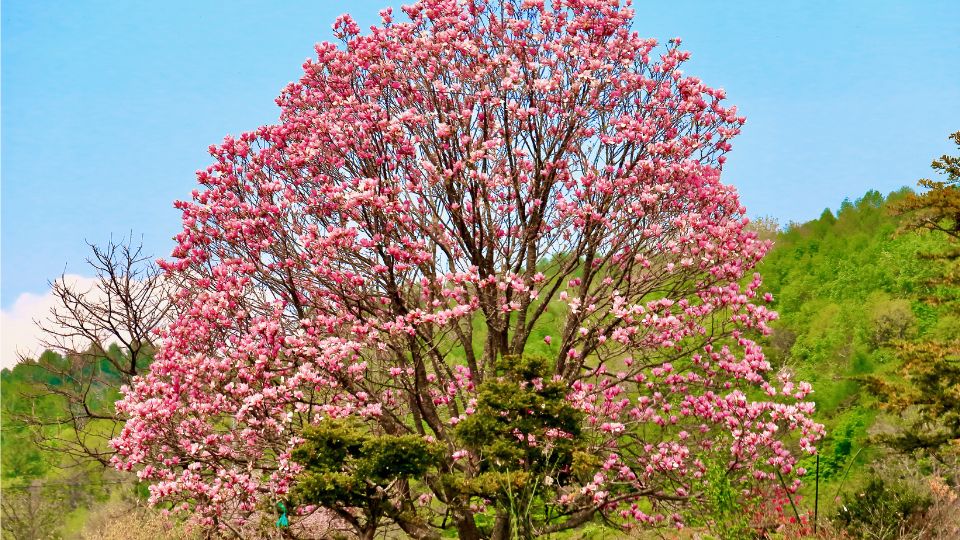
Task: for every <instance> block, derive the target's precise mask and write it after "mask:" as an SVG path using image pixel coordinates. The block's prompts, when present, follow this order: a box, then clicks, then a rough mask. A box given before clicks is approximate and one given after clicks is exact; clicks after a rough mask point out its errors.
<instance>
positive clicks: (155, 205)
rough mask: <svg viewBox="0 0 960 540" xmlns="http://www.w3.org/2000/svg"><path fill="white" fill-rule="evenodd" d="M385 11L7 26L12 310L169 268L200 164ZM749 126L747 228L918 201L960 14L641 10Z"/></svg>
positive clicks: (654, 6)
mask: <svg viewBox="0 0 960 540" xmlns="http://www.w3.org/2000/svg"><path fill="white" fill-rule="evenodd" d="M400 4H401V2H390V1H389V0H372V1H367V0H354V1H351V2H337V1H313V2H273V3H267V2H249V1H231V2H226V1H222V2H213V1H209V2H197V1H193V2H186V1H170V0H168V1H164V2H129V1H97V2H94V1H78V2H57V3H54V2H41V1H35V0H7V1H5V2H4V4H3V12H2V26H3V27H2V81H3V88H2V299H0V304H2V306H3V307H4V308H8V307H9V306H11V305H12V303H13V302H14V301H15V300H16V299H17V298H18V297H19V296H20V295H21V294H23V293H28V292H29V293H42V292H43V291H45V290H46V289H47V285H46V283H47V280H49V279H52V278H55V277H57V276H58V275H60V273H61V272H63V271H66V272H68V273H75V274H85V273H86V268H85V266H84V262H83V261H84V258H85V257H86V255H87V250H86V246H85V245H84V240H90V241H94V242H102V241H104V240H106V239H108V238H109V237H110V235H111V234H114V235H125V234H128V233H130V232H131V231H132V232H133V233H134V234H136V235H142V236H143V239H144V243H145V244H146V246H147V248H148V249H149V250H150V251H152V252H153V253H155V254H157V255H165V254H166V253H167V252H168V251H169V249H170V247H171V246H172V242H171V241H170V237H171V236H172V235H173V234H174V233H175V232H176V231H177V228H178V224H179V217H178V215H177V213H176V212H175V211H174V210H173V209H172V202H173V200H174V199H177V198H185V197H188V196H189V193H190V191H191V189H193V187H194V184H195V180H194V176H193V173H194V171H196V170H197V169H199V168H202V167H204V166H206V165H207V163H208V161H209V160H208V157H207V155H206V148H207V147H208V146H209V145H210V144H212V143H216V142H218V141H219V140H220V139H221V138H222V137H223V136H224V135H225V134H228V133H238V132H240V131H244V130H248V129H252V128H255V127H256V126H258V125H260V124H263V123H269V122H271V121H273V120H275V118H276V116H277V108H276V106H275V104H274V102H273V99H274V98H275V96H276V95H277V93H278V92H279V90H280V89H281V88H282V87H283V86H284V85H285V84H286V83H287V82H288V81H291V80H294V79H296V78H297V77H298V76H299V72H300V65H301V64H302V62H303V60H304V59H305V58H307V57H308V56H310V55H311V54H312V52H313V49H312V47H313V44H314V43H315V42H318V41H322V40H325V39H328V38H329V37H330V24H331V23H332V22H333V20H334V18H335V17H336V16H337V15H338V14H340V13H343V12H350V13H352V14H353V15H354V16H355V17H356V18H357V19H358V20H359V21H360V22H361V23H362V25H363V26H367V25H369V24H370V23H372V22H373V21H374V20H376V13H377V11H378V10H379V9H380V8H381V7H384V6H385V5H394V6H399V5H400ZM636 7H637V12H638V17H637V22H636V26H637V29H638V30H639V31H640V32H641V34H644V35H646V36H650V37H656V38H659V39H661V40H662V41H663V40H666V39H668V38H670V37H674V36H681V37H683V38H684V44H685V48H686V49H688V50H690V51H692V52H693V60H692V61H691V62H690V63H689V64H688V66H687V68H686V71H687V72H688V73H691V74H695V75H698V76H700V77H702V78H703V79H704V80H705V81H706V82H707V83H708V84H710V85H711V86H720V87H724V88H725V89H726V90H727V92H728V96H729V98H730V102H731V103H735V104H737V105H738V106H739V107H740V110H741V111H742V112H743V113H744V114H745V115H746V116H747V118H748V121H747V124H746V126H745V128H744V132H743V134H742V135H741V136H740V137H739V138H738V139H737V141H736V142H735V146H734V151H733V153H732V154H731V155H730V161H729V164H728V167H727V169H726V171H725V175H726V176H725V179H726V181H727V182H730V183H733V184H734V185H736V186H737V187H738V188H739V189H740V192H741V194H742V197H743V200H744V202H745V203H746V205H747V207H748V210H749V213H750V214H751V215H754V216H757V215H772V216H775V217H777V218H779V219H780V220H781V222H787V221H790V220H807V219H810V218H814V217H816V216H817V215H819V214H820V212H821V211H822V210H823V209H824V208H826V207H832V208H836V207H837V206H838V205H839V203H840V202H841V201H842V200H843V199H844V198H846V197H850V198H856V197H858V196H860V195H862V194H863V193H864V192H865V191H866V190H867V189H870V188H875V189H879V190H881V191H883V192H888V191H891V190H893V189H896V188H898V187H900V186H903V185H912V184H913V183H914V182H915V181H916V179H917V178H919V177H921V176H924V175H926V174H927V173H928V172H929V164H930V161H931V160H932V159H933V158H934V157H936V156H939V155H940V154H943V153H944V152H948V151H950V150H951V148H950V146H949V144H948V142H947V140H946V137H947V135H948V134H949V133H951V132H953V131H956V130H958V129H960V2H957V1H956V0H943V1H934V0H931V1H926V2H923V1H915V2H907V1H903V2H890V1H881V0H871V1H844V2H836V1H830V2H826V1H824V2H821V1H805V2H799V1H796V2H770V1H769V0H764V1H749V2H726V3H722V4H721V3H718V2H706V1H703V2H692V1H672V2H647V1H638V2H636Z"/></svg>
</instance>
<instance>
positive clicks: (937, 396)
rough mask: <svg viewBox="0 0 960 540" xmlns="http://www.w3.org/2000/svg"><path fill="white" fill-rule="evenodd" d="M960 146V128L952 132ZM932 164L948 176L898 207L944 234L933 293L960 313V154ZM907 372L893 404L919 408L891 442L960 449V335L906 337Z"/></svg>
mask: <svg viewBox="0 0 960 540" xmlns="http://www.w3.org/2000/svg"><path fill="white" fill-rule="evenodd" d="M950 139H951V140H953V141H954V142H955V143H956V144H957V146H958V148H960V131H958V132H956V133H954V134H952V135H951V136H950ZM932 167H933V169H934V170H935V171H936V172H937V173H939V174H941V175H943V176H944V177H945V179H943V180H931V179H922V180H920V182H919V185H920V187H922V188H924V189H926V191H923V192H921V193H917V194H911V195H909V196H907V197H906V198H905V199H904V201H903V202H901V203H900V204H899V206H898V207H897V208H896V211H897V213H898V214H900V215H901V216H902V217H903V219H904V222H903V227H904V228H905V229H907V230H910V229H913V230H917V229H919V230H926V231H930V232H931V234H941V235H944V236H945V237H946V238H947V239H948V241H949V245H948V248H947V249H945V250H942V251H938V252H935V253H927V254H925V255H924V257H925V258H926V259H927V260H929V261H930V262H931V264H936V265H937V266H938V269H939V271H938V272H937V276H938V277H937V279H936V280H935V281H934V282H933V283H932V285H934V289H935V293H934V295H933V296H932V297H931V298H930V299H929V300H930V301H932V302H936V303H941V304H945V305H946V306H947V308H948V309H949V310H950V311H952V312H953V313H957V314H960V303H958V299H960V156H949V155H943V156H941V157H940V159H937V160H934V162H933V165H932ZM900 353H901V356H902V358H903V373H904V374H905V376H906V378H907V381H908V383H909V384H908V385H907V387H905V388H896V389H893V390H894V391H893V392H889V395H890V396H891V397H892V404H893V405H894V406H896V407H900V408H904V409H916V411H917V412H918V415H917V418H916V420H915V421H914V422H913V423H912V425H911V426H910V427H909V428H908V429H906V430H904V431H903V432H901V433H900V434H898V435H896V436H894V437H892V438H891V439H890V442H892V444H893V445H894V446H895V447H897V448H899V449H901V450H905V451H915V450H925V451H930V452H932V453H933V455H934V456H937V457H940V458H943V457H944V455H943V453H944V452H947V453H951V454H953V455H956V454H957V451H958V448H960V447H958V445H960V336H956V335H954V336H952V337H951V338H947V339H938V340H928V341H924V342H920V343H904V344H903V345H902V346H901V347H900Z"/></svg>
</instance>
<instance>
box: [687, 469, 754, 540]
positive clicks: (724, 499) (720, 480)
mask: <svg viewBox="0 0 960 540" xmlns="http://www.w3.org/2000/svg"><path fill="white" fill-rule="evenodd" d="M702 480H703V482H702V485H701V489H702V490H703V496H702V497H701V500H702V502H701V503H700V506H701V508H700V512H701V514H702V515H703V517H702V518H701V520H699V521H701V523H702V524H703V526H705V527H706V528H707V529H708V530H710V531H711V532H712V533H713V534H715V535H717V536H718V537H719V538H724V539H725V540H748V539H753V538H755V537H756V531H754V530H753V529H752V527H751V525H750V519H749V515H748V513H747V512H746V508H745V505H744V500H743V496H742V495H743V494H742V493H740V490H738V489H737V487H736V486H735V485H734V484H733V482H731V481H730V477H729V468H728V467H726V466H724V465H723V464H721V463H717V462H714V463H710V464H708V466H707V472H706V474H705V475H704V476H703V479H702Z"/></svg>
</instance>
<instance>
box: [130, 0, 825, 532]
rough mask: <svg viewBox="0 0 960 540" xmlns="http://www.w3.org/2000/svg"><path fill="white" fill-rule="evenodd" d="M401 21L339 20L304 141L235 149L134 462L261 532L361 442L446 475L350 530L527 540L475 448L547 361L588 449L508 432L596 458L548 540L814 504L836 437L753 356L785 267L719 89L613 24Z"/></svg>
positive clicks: (556, 493)
mask: <svg viewBox="0 0 960 540" xmlns="http://www.w3.org/2000/svg"><path fill="white" fill-rule="evenodd" d="M403 11H404V13H405V15H406V20H405V21H403V22H401V21H394V20H393V16H392V14H391V11H390V10H384V11H382V12H381V16H382V24H381V25H380V26H377V27H373V28H371V29H370V30H369V32H368V33H366V34H363V33H361V31H360V28H359V27H358V25H357V24H356V23H355V22H354V21H353V20H352V19H351V18H350V17H349V16H342V17H340V18H339V19H338V20H337V22H336V23H335V24H334V30H335V33H336V35H337V36H338V38H340V39H341V41H342V43H341V44H340V45H335V44H331V43H322V44H320V45H318V46H317V47H316V51H317V58H316V59H315V60H312V61H308V62H307V63H306V64H304V75H303V77H302V78H301V79H300V81H299V82H296V83H292V84H290V85H289V86H288V87H287V88H286V89H285V90H284V91H283V93H282V95H281V96H280V98H279V99H278V103H279V105H280V106H281V109H282V112H281V116H280V121H279V123H278V124H277V125H272V126H265V127H262V128H260V129H258V130H256V131H255V132H251V133H245V134H243V135H241V136H240V137H239V138H229V137H228V138H227V139H225V141H224V142H223V143H222V144H221V145H219V146H215V147H212V148H211V154H212V155H213V157H214V159H215V163H214V165H213V166H211V167H210V168H209V169H207V170H206V171H203V172H200V173H198V176H199V181H200V184H201V185H202V189H201V190H197V191H194V193H193V201H192V202H179V203H177V207H178V208H179V209H181V210H182V212H183V232H181V233H180V234H179V235H178V236H177V241H178V245H177V247H176V249H175V250H174V253H173V257H172V259H171V260H168V261H166V262H164V263H163V266H164V268H165V269H166V271H167V272H169V273H170V274H172V275H175V276H177V277H178V278H179V279H185V280H186V282H187V283H188V286H185V287H184V288H183V289H182V290H181V291H180V292H179V294H177V295H176V305H177V312H178V315H177V318H176V320H175V322H173V323H172V324H170V325H169V326H167V327H166V328H164V329H162V331H161V334H162V342H163V344H162V349H161V351H160V353H159V356H158V358H157V360H156V361H155V363H154V364H153V365H152V366H151V371H150V373H149V374H147V375H144V376H142V377H140V378H138V379H137V380H135V382H134V383H133V384H132V385H130V387H129V388H127V389H126V390H125V394H124V398H123V399H122V401H120V402H119V403H118V405H117V406H118V408H119V409H120V410H121V411H122V412H123V413H125V414H127V415H129V418H130V419H129V421H128V422H127V423H126V426H125V428H124V430H123V433H122V435H121V436H119V437H118V438H117V439H115V440H114V442H113V444H114V445H115V448H116V450H117V453H118V456H117V458H116V465H117V466H118V467H120V468H123V469H135V470H139V474H140V477H141V478H142V479H143V480H145V481H149V482H151V484H152V485H151V488H150V489H151V493H152V499H153V500H154V501H172V502H174V503H178V504H180V505H181V506H182V508H184V509H188V508H189V509H192V510H193V511H195V512H196V513H197V515H198V516H200V518H201V519H202V520H204V521H205V522H206V523H208V524H210V525H211V526H216V527H219V528H220V529H221V530H229V529H231V528H233V529H234V530H236V527H237V526H238V525H239V524H242V523H243V522H244V520H245V519H249V517H250V516H251V515H253V514H255V513H257V512H262V511H263V510H264V509H268V510H269V508H270V507H272V505H273V504H275V503H276V502H277V501H281V500H288V501H289V500H290V499H289V497H290V496H291V490H294V491H295V489H296V485H297V478H298V474H299V473H300V472H301V471H302V467H303V465H302V464H300V463H298V462H296V461H295V460H293V459H291V454H292V452H293V451H294V449H295V448H297V447H298V445H300V444H301V443H303V441H304V439H303V437H302V435H303V433H304V432H303V430H304V428H305V427H306V426H309V425H319V426H322V425H324V423H325V422H338V424H337V426H338V427H336V429H341V427H342V425H345V424H339V422H344V421H347V420H349V421H350V424H349V425H350V426H360V428H359V429H362V430H364V432H365V434H364V435H363V437H365V439H364V440H367V439H368V438H370V437H376V436H384V437H400V438H403V440H411V439H409V437H408V436H410V435H413V436H415V438H419V439H420V440H422V441H423V442H424V443H425V444H428V445H431V448H434V449H439V450H435V458H434V464H433V468H431V469H430V471H429V472H424V473H423V474H421V475H420V476H418V477H415V478H411V477H397V478H395V479H393V481H391V482H389V483H386V482H385V483H384V485H374V484H375V483H372V484H370V485H368V486H367V487H371V488H373V487H376V490H377V493H378V496H379V497H380V499H379V500H380V503H378V504H380V506H378V508H380V510H379V511H378V514H377V515H376V516H372V517H371V515H367V516H366V517H365V518H364V517H363V516H361V513H360V512H359V511H357V512H355V513H351V512H352V510H351V509H350V507H349V505H347V506H344V505H338V506H337V507H336V508H335V510H336V512H337V515H338V516H339V517H340V518H341V519H342V520H343V521H344V522H346V523H348V524H352V525H354V526H355V528H356V529H357V531H360V532H362V531H364V530H368V529H369V527H368V528H367V529H364V528H363V527H367V526H368V525H370V524H369V523H365V522H363V521H364V520H370V519H374V520H380V521H378V522H377V523H380V524H393V525H395V526H399V527H401V528H402V529H403V530H404V531H406V532H407V533H408V534H409V535H411V536H414V537H418V538H431V537H436V536H437V535H438V530H439V528H441V527H448V528H449V527H455V528H456V530H457V531H458V534H459V535H460V536H461V537H462V538H480V537H485V536H490V535H492V536H504V535H505V534H510V531H511V530H512V531H514V532H515V531H517V530H518V529H517V527H518V526H519V525H518V524H517V521H518V520H520V519H522V518H519V517H517V515H516V513H515V512H512V511H511V510H510V509H509V508H506V507H504V506H498V505H497V504H495V502H494V501H493V499H492V498H491V497H490V496H486V495H483V491H482V490H479V489H475V488H473V487H471V486H474V484H472V483H471V482H470V480H471V479H473V478H476V477H477V475H479V474H481V471H491V470H492V471H496V470H497V468H498V467H501V468H502V470H508V469H511V467H512V466H514V465H517V464H516V463H514V464H512V465H511V464H509V463H491V462H490V461H489V459H490V457H489V456H487V455H484V452H483V451H482V448H484V447H483V446H482V445H480V446H478V445H473V446H469V445H467V444H465V443H464V442H463V439H462V438H461V437H459V436H458V431H457V429H456V425H457V424H458V423H460V422H464V421H465V420H468V419H470V418H471V416H472V415H474V414H475V413H476V411H477V410H478V407H479V406H478V398H479V396H480V395H481V393H482V392H481V390H480V389H482V388H483V387H484V385H485V384H488V383H490V384H492V383H496V382H497V381H500V384H506V383H505V382H504V377H503V374H504V372H503V371H502V370H499V369H498V365H499V362H500V361H501V360H503V359H505V358H517V357H523V355H525V354H526V355H528V356H529V355H530V354H531V352H533V351H536V352H538V353H539V354H540V355H541V356H542V355H543V354H547V355H548V361H546V362H540V365H541V367H542V368H543V369H544V370H545V371H544V372H543V373H542V374H541V375H542V376H540V375H536V374H534V375H532V376H530V377H528V378H527V380H524V379H523V378H522V377H521V378H520V379H517V380H519V383H518V384H519V386H518V387H517V388H519V389H524V388H525V389H527V390H531V389H537V388H543V385H547V386H549V387H550V388H555V387H557V385H560V387H561V388H565V389H566V390H565V397H564V399H565V400H566V403H567V404H568V405H569V407H571V408H573V409H574V410H575V411H576V413H577V415H579V416H577V415H572V416H571V415H567V416H565V417H564V418H566V419H567V420H569V418H578V419H579V420H578V422H579V424H578V428H577V429H576V430H570V431H565V430H563V429H558V428H550V429H541V430H539V431H538V430H536V429H534V428H530V427H528V428H524V429H523V430H521V429H520V428H516V429H513V430H512V435H513V436H515V437H516V438H517V441H518V442H522V443H523V444H525V445H527V446H528V447H532V448H537V447H542V448H543V449H544V454H545V455H546V454H547V453H548V452H549V449H550V448H552V447H554V446H556V445H559V444H560V441H561V440H567V439H569V438H570V437H572V436H573V435H574V434H573V433H571V431H575V432H576V438H577V444H576V446H577V447H578V448H579V450H578V452H579V454H578V455H580V456H581V458H583V459H580V460H579V462H578V466H577V467H573V465H570V464H563V465H562V467H563V470H555V471H554V470H551V469H550V467H543V466H536V467H533V466H532V464H530V465H531V467H530V469H529V474H527V476H525V477H524V478H526V479H527V481H528V482H534V480H536V482H534V483H535V485H537V486H540V489H539V491H537V492H536V494H535V496H534V497H532V498H528V500H534V499H535V500H536V501H537V503H536V504H538V505H540V504H542V505H543V509H544V510H543V511H541V512H540V513H539V514H538V515H539V516H540V518H538V519H539V521H536V520H533V521H535V522H536V523H542V527H541V526H539V525H538V527H539V528H530V527H529V526H527V525H524V526H523V528H524V531H525V532H524V535H535V534H540V533H544V532H550V531H556V530H559V529H563V528H571V527H575V526H577V525H580V524H582V523H584V522H586V521H588V520H590V519H593V518H594V517H596V516H597V514H603V515H604V516H605V517H606V518H607V519H608V520H609V523H612V524H614V525H616V526H620V527H625V528H629V527H631V526H636V525H637V524H641V525H656V524H673V523H675V522H676V523H679V521H680V519H681V514H682V512H681V510H682V508H683V506H684V505H686V504H689V503H691V502H693V501H695V500H697V498H698V497H699V496H700V494H701V493H702V489H701V488H702V485H703V481H704V478H705V473H706V471H707V469H708V467H711V466H714V465H717V464H719V466H720V467H721V468H722V470H723V472H724V474H726V475H727V476H728V477H729V478H730V479H731V481H733V482H735V485H737V486H740V487H743V486H746V485H749V484H750V483H754V482H760V483H762V482H772V481H775V479H776V477H777V475H778V474H779V475H781V476H783V477H784V478H786V479H787V481H788V482H790V483H791V484H790V485H791V487H793V488H795V486H796V483H797V480H796V476H797V475H802V474H803V471H802V470H798V469H796V468H795V463H796V459H797V457H796V456H797V454H798V452H799V451H807V452H810V451H812V450H813V446H812V444H813V443H814V442H815V440H816V439H817V438H818V437H819V435H820V433H821V431H822V429H821V427H820V426H818V425H817V424H815V423H814V422H813V421H812V420H811V419H810V414H811V412H812V409H813V405H812V403H810V402H806V401H804V398H805V396H807V394H808V393H809V392H810V390H811V389H810V386H809V385H807V384H805V383H799V384H794V383H793V382H791V381H790V380H789V378H788V376H786V375H784V374H780V375H776V374H774V373H772V370H771V366H770V364H769V363H768V362H767V361H766V360H765V359H764V356H763V352H762V351H761V349H760V347H759V346H758V345H757V344H756V343H755V342H754V341H753V340H752V339H751V336H757V335H760V334H762V333H765V332H767V331H768V327H767V323H768V322H769V321H770V320H772V319H773V318H774V317H775V314H774V313H773V312H771V311H769V310H768V309H766V308H765V307H763V306H762V305H760V304H762V302H758V301H757V296H758V289H759V287H760V278H759V276H756V275H754V276H753V277H752V280H751V279H750V274H749V273H750V270H751V269H752V268H753V267H754V265H755V264H756V263H757V262H758V261H759V260H760V259H761V258H762V257H763V255H764V252H765V250H766V249H767V245H766V244H765V243H764V242H761V241H759V240H758V239H757V238H756V236H755V235H754V234H753V233H751V232H749V231H748V230H747V228H746V225H747V219H746V218H745V217H744V209H743V207H742V206H741V205H740V203H739V201H738V198H737V194H736V192H735V190H734V189H733V188H732V187H730V186H727V185H724V184H723V183H721V181H720V170H721V167H722V164H723V161H724V157H723V155H724V154H725V153H726V152H727V151H728V150H729V149H730V140H731V138H732V137H734V136H735V135H736V134H737V133H738V132H739V130H740V127H741V125H742V123H743V118H741V117H739V116H737V114H736V109H735V108H733V107H726V106H724V105H723V104H722V100H723V98H724V93H723V91H722V90H717V89H712V88H709V87H707V86H705V85H704V84H703V83H702V82H701V81H700V80H699V79H697V78H694V77H691V76H687V75H685V74H684V73H683V72H682V71H681V70H680V66H681V64H682V62H683V61H684V60H686V59H687V58H688V56H689V54H688V53H686V52H683V51H681V50H680V49H679V41H678V40H674V41H671V42H670V43H669V44H667V45H666V46H665V47H662V48H658V46H657V44H656V42H655V41H654V40H650V39H641V38H640V37H638V36H637V34H636V33H635V32H633V31H631V29H630V27H631V22H632V18H633V14H634V12H633V10H632V9H630V7H629V5H626V6H624V5H621V3H620V2H618V1H617V0H554V1H552V2H545V1H543V0H524V1H520V0H499V1H498V0H421V1H419V2H417V3H415V4H413V5H411V6H406V7H404V8H403ZM767 300H769V297H768V298H767ZM531 391H532V390H531ZM491 395H492V394H491ZM538 399H539V398H538ZM491 400H492V398H490V399H487V401H486V402H484V405H483V406H484V407H486V408H487V409H489V408H490V407H493V405H492V403H493V401H491ZM494 401H495V400H494ZM543 403H544V404H546V403H550V404H551V406H555V403H553V402H551V401H549V400H548V399H547V398H543ZM544 406H545V405H544ZM557 410H560V409H557ZM527 413H529V414H530V415H534V414H535V411H532V410H530V411H527ZM508 414H517V415H521V416H522V415H523V414H524V411H523V410H522V409H517V410H513V409H511V410H509V411H507V410H504V411H503V412H502V413H501V416H505V415H508ZM564 414H566V413H564ZM567 420H565V421H567ZM517 425H518V426H519V425H524V426H529V425H530V422H526V423H518V424H517ZM551 425H552V424H551ZM557 425H560V424H557ZM331 429H333V428H331ZM474 431H476V430H474ZM507 432H509V430H508V431H507ZM538 434H539V435H538ZM397 440H400V439H397ZM320 451H321V452H322V449H321V450H320ZM431 452H434V450H431ZM345 455H346V454H344V456H345ZM521 455H522V456H525V457H521V458H520V463H519V465H521V466H522V465H524V463H523V462H524V460H533V459H534V458H535V456H536V453H535V452H534V453H533V454H530V453H522V454H521ZM530 456H534V457H530ZM584 456H589V457H591V458H592V459H587V458H586V457H584ZM345 459H346V458H345ZM358 459H359V458H358ZM364 459H368V458H364ZM371 459H372V458H371ZM343 463H344V464H343V466H344V467H349V463H348V462H347V461H344V462H343ZM575 468H576V469H578V471H573V469H575ZM585 468H586V470H584V469H585ZM538 471H539V472H538ZM574 472H576V473H574ZM537 475H540V476H537ZM451 479H454V480H456V481H454V480H451ZM457 479H458V480H457ZM368 482H369V481H368ZM531 485H533V484H531ZM481 513H485V514H487V515H488V516H490V515H493V514H495V518H494V519H495V522H496V523H497V525H496V526H495V527H492V528H491V527H489V526H487V525H485V524H487V523H490V522H491V520H489V519H487V518H486V517H485V518H483V519H478V515H479V514H481ZM551 516H552V517H551ZM541 518H542V519H541ZM291 519H292V520H293V521H294V525H295V524H296V521H297V517H296V516H292V518H291ZM511 519H513V520H514V526H513V528H511V524H510V523H511ZM530 520H532V518H530V519H528V521H527V523H530V522H531V521H530ZM377 523H374V524H373V525H374V526H376V525H377Z"/></svg>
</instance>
